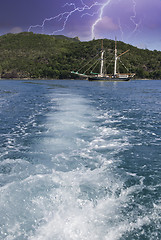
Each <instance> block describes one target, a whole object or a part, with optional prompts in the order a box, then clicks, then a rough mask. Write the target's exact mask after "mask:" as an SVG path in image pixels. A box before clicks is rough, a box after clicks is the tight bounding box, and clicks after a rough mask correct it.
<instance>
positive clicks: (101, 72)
mask: <svg viewBox="0 0 161 240" xmlns="http://www.w3.org/2000/svg"><path fill="white" fill-rule="evenodd" d="M104 53H105V51H104V50H103V40H102V50H101V69H100V75H101V77H103V65H104V59H103V56H104Z"/></svg>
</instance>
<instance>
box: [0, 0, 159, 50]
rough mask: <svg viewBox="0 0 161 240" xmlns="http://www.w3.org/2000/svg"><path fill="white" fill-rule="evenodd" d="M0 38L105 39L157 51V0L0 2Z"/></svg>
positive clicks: (9, 0) (16, 0)
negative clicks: (28, 35)
mask: <svg viewBox="0 0 161 240" xmlns="http://www.w3.org/2000/svg"><path fill="white" fill-rule="evenodd" d="M0 1H1V5H0V35H3V34H6V33H19V32H23V31H32V32H34V33H42V34H49V35H52V34H54V35H55V34H59V35H65V36H68V37H76V36H77V37H79V38H80V40H81V41H89V40H92V39H93V38H95V39H99V38H107V39H115V37H117V39H118V40H120V41H124V42H126V43H129V44H132V45H133V46H137V47H139V48H143V49H146V48H148V49H150V50H155V49H156V50H159V51H161V0H0Z"/></svg>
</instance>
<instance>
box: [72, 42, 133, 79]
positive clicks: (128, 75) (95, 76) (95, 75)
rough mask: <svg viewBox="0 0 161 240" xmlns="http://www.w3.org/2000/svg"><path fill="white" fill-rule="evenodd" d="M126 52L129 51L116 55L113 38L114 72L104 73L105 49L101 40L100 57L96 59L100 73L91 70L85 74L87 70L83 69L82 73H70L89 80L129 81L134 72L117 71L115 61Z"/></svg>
mask: <svg viewBox="0 0 161 240" xmlns="http://www.w3.org/2000/svg"><path fill="white" fill-rule="evenodd" d="M127 52H129V50H127V51H125V52H123V53H121V54H120V55H117V40H116V39H115V61H114V72H113V74H106V73H105V71H104V69H105V67H104V62H105V59H104V55H105V50H104V49H103V41H102V48H101V51H100V53H101V58H100V59H98V61H100V62H101V66H100V73H93V71H91V72H90V74H86V72H87V71H85V72H84V73H79V71H77V72H74V71H71V73H73V74H76V75H78V76H80V77H83V78H86V79H88V80H89V81H129V80H130V79H131V78H133V77H134V76H135V73H117V62H118V60H119V59H120V57H121V56H122V55H124V54H125V53H127ZM124 67H125V66H124ZM125 68H126V67H125ZM89 69H90V68H88V70H89ZM126 69H127V68H126Z"/></svg>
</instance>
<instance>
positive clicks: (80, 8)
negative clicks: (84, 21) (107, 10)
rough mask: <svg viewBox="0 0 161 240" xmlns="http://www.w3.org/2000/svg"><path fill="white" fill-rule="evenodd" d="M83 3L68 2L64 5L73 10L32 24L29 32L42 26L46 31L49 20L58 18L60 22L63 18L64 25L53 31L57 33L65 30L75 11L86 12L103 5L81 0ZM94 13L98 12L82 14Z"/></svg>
mask: <svg viewBox="0 0 161 240" xmlns="http://www.w3.org/2000/svg"><path fill="white" fill-rule="evenodd" d="M81 4H82V7H76V4H75V3H66V4H65V5H64V7H66V6H68V7H72V8H73V10H71V11H66V12H63V13H60V14H58V15H57V16H54V17H50V18H45V19H44V21H43V22H42V24H41V25H40V24H37V25H31V26H30V27H29V28H28V32H30V31H31V30H32V29H33V28H41V29H42V31H44V27H45V24H46V23H47V22H49V21H52V20H57V21H58V22H60V21H61V20H63V24H62V27H61V28H60V29H58V30H55V31H53V33H52V34H55V33H58V32H62V31H64V30H65V27H66V24H67V22H68V20H69V18H70V17H71V16H72V15H73V14H74V13H75V12H79V13H81V12H84V11H86V10H91V9H92V8H94V7H95V6H102V4H100V3H98V2H94V3H93V4H91V5H90V6H88V5H86V4H85V3H84V2H83V0H81ZM94 14H96V13H93V14H90V13H84V14H82V17H83V16H84V15H90V16H93V15H94Z"/></svg>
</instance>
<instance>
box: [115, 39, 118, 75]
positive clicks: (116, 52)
mask: <svg viewBox="0 0 161 240" xmlns="http://www.w3.org/2000/svg"><path fill="white" fill-rule="evenodd" d="M117 58H118V57H117V40H116V37H115V65H114V76H116V74H117V73H116V68H117Z"/></svg>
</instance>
